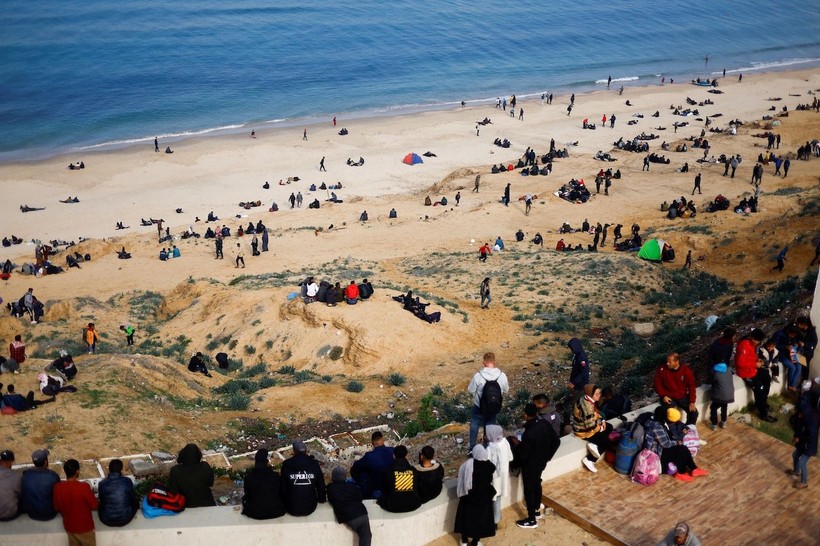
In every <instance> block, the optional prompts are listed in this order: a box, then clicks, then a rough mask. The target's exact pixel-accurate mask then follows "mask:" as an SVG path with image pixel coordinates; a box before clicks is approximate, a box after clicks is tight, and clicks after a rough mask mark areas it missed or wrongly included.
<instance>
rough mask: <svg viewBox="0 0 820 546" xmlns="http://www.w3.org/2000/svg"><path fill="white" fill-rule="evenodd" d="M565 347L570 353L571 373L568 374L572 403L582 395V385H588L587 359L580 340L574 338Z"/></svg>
mask: <svg viewBox="0 0 820 546" xmlns="http://www.w3.org/2000/svg"><path fill="white" fill-rule="evenodd" d="M567 347H569V350H570V351H572V371H571V372H570V374H569V384H568V386H569V388H570V390H572V400H573V403H575V402H577V401H578V399H579V398H581V397H582V396H583V395H584V385H586V384H587V383H589V358H588V357H587V353H586V351H584V345H583V343H581V340H580V339H578V338H577V337H574V338H572V339H570V340H569V342H568V343H567Z"/></svg>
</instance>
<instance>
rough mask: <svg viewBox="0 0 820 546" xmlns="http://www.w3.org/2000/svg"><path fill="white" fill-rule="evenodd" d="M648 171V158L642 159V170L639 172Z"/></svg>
mask: <svg viewBox="0 0 820 546" xmlns="http://www.w3.org/2000/svg"><path fill="white" fill-rule="evenodd" d="M648 170H649V156H646V157H644V158H643V168H642V169H641V171H648Z"/></svg>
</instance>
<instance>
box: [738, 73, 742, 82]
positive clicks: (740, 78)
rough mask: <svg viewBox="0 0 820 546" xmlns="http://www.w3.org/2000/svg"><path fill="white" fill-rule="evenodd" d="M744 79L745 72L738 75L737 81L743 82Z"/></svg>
mask: <svg viewBox="0 0 820 546" xmlns="http://www.w3.org/2000/svg"><path fill="white" fill-rule="evenodd" d="M742 81H743V74H738V76H737V83H740V82H742Z"/></svg>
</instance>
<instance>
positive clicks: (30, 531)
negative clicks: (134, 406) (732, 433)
mask: <svg viewBox="0 0 820 546" xmlns="http://www.w3.org/2000/svg"><path fill="white" fill-rule="evenodd" d="M775 385H777V384H775ZM781 385H783V383H782V382H781ZM708 391H709V389H708V386H707V387H701V388H699V389H698V411H700V414H701V419H704V418H706V419H708V415H709V401H708ZM750 401H752V396H751V391H749V390H748V389H747V388H746V387H745V385H744V384H743V381H741V380H740V379H739V378H737V377H735V402H734V404H730V406H729V410H730V412H731V411H736V410H738V409H740V408H742V407H744V406H746V405H747V404H748V403H749V402H750ZM656 406H657V404H653V405H651V406H647V407H645V408H641V409H639V410H636V411H634V412H632V413H630V414H628V415H627V417H629V419H630V420H633V419H634V418H635V416H637V415H638V414H640V413H643V412H645V411H654V409H655V407H656ZM619 422H620V420H618V419H615V420H614V421H613V424H618V423H619ZM585 454H586V442H584V441H582V440H580V439H578V438H575V437H574V436H565V437H564V438H562V439H561V447H560V448H559V449H558V452H557V453H556V454H555V457H554V458H553V459H552V461H550V463H549V464H548V465H547V469H546V471H545V472H544V475H543V478H544V480H551V479H553V478H556V477H558V476H561V475H564V474H567V473H569V472H573V471H575V470H578V469H580V468H581V460H582V459H583V457H584V455H585ZM445 485H446V488H445V491H443V492H442V494H441V495H440V496H439V497H438V498H437V499H434V500H432V501H430V502H429V503H427V504H425V505H424V506H422V508H421V509H419V510H417V511H416V512H413V513H411V514H390V513H387V512H384V511H383V510H382V509H381V508H379V506H378V505H376V504H375V502H373V501H365V503H366V505H367V509H368V512H369V514H370V526H371V528H372V530H373V543H374V544H389V545H391V546H418V545H422V544H426V543H428V542H430V541H432V540H435V539H436V538H438V537H440V536H442V535H444V534H447V533H449V532H451V531H452V529H453V520H454V519H455V512H456V505H457V500H456V494H455V480H450V481H448V482H447V483H446V484H445ZM547 487H549V486H548V485H546V486H545V489H546V488H547ZM521 498H523V490H522V488H521V486H520V480H516V479H513V481H512V488H511V492H510V497H509V498H506V499H504V506H509V505H510V504H513V503H515V502H518V501H519V500H520V499H521ZM95 521H96V526H97V544H99V545H100V546H143V545H145V544H161V545H162V546H177V545H179V546H188V545H191V546H194V545H200V544H216V545H220V544H226V545H227V544H230V545H231V546H233V545H236V546H241V545H269V544H296V545H299V546H314V545H315V546H339V545H341V546H347V545H350V546H355V544H356V541H355V537H354V535H353V533H352V532H351V531H350V530H349V529H347V527H345V526H344V525H339V524H337V523H336V520H335V518H334V517H333V511H332V509H331V508H330V505H328V504H321V505H319V508H318V509H317V510H316V512H314V513H313V514H312V515H310V516H308V517H305V518H296V517H291V516H284V517H282V518H278V519H275V520H270V521H255V520H251V519H248V518H246V517H244V516H242V515H241V514H240V513H239V508H238V507H232V506H224V507H223V506H220V507H214V508H193V509H189V510H186V511H185V512H183V513H181V514H179V515H177V516H172V517H162V518H156V519H152V520H146V519H145V518H143V517H142V514H137V516H136V517H135V518H134V521H132V522H131V523H130V524H129V525H128V526H127V527H124V528H120V529H113V528H110V527H105V526H104V525H102V524H101V523H100V522H99V520H97V519H96V514H95ZM65 544H68V540H67V538H66V536H65V533H64V532H63V528H62V519H61V518H60V517H59V516H58V517H57V518H56V519H54V520H52V521H49V522H39V521H32V520H30V519H29V518H28V517H26V516H21V517H20V518H18V519H16V520H15V521H12V522H0V546H22V545H27V546H28V545H33V546H64V545H65Z"/></svg>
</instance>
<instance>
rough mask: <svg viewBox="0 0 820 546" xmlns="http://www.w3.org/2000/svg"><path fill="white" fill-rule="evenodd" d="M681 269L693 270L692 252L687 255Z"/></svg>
mask: <svg viewBox="0 0 820 546" xmlns="http://www.w3.org/2000/svg"><path fill="white" fill-rule="evenodd" d="M681 269H692V251H691V250H690V251H689V252H687V253H686V261H685V262H684V263H683V267H681Z"/></svg>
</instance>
